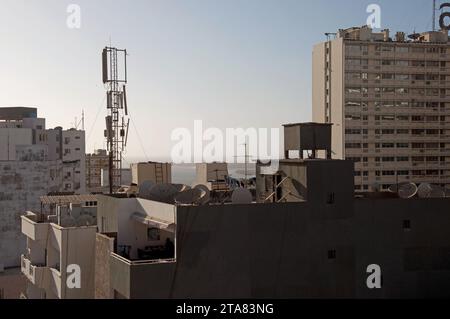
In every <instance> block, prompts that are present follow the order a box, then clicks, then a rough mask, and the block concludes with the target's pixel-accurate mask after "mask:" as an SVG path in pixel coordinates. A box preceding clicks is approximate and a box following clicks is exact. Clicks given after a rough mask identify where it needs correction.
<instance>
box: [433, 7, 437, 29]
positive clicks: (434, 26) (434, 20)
mask: <svg viewBox="0 0 450 319" xmlns="http://www.w3.org/2000/svg"><path fill="white" fill-rule="evenodd" d="M434 31H436V0H433V32H434Z"/></svg>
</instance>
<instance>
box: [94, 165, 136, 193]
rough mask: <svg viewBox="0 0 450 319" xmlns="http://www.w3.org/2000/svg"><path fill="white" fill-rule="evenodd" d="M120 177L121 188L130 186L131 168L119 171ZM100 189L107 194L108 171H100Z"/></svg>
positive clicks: (131, 178) (131, 179)
mask: <svg viewBox="0 0 450 319" xmlns="http://www.w3.org/2000/svg"><path fill="white" fill-rule="evenodd" d="M120 176H121V178H120V179H121V181H122V186H130V185H131V184H132V181H133V177H132V174H131V168H122V169H121V170H120ZM102 189H103V191H104V192H109V169H108V168H103V169H102Z"/></svg>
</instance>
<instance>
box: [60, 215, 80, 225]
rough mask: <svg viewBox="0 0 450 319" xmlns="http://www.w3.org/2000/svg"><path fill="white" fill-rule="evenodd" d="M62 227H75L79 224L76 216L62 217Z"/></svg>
mask: <svg viewBox="0 0 450 319" xmlns="http://www.w3.org/2000/svg"><path fill="white" fill-rule="evenodd" d="M60 226H62V227H75V226H77V222H76V220H75V218H73V217H72V216H65V217H63V218H61V225H60Z"/></svg>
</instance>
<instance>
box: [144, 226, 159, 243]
mask: <svg viewBox="0 0 450 319" xmlns="http://www.w3.org/2000/svg"><path fill="white" fill-rule="evenodd" d="M147 240H148V241H159V240H161V233H160V230H159V228H147Z"/></svg>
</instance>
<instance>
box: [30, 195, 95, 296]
mask: <svg viewBox="0 0 450 319" xmlns="http://www.w3.org/2000/svg"><path fill="white" fill-rule="evenodd" d="M40 201H41V210H40V211H28V212H27V213H26V214H25V215H24V216H22V217H21V219H22V223H21V227H22V233H23V234H24V235H25V236H26V240H27V247H26V249H25V253H24V254H23V255H22V256H21V270H22V273H23V274H24V276H25V277H26V278H27V285H26V290H25V291H24V292H23V294H22V297H23V298H28V299H92V298H94V272H93V269H94V261H95V234H96V232H97V220H96V213H97V198H96V197H95V196H94V195H71V196H42V197H41V198H40ZM70 265H78V266H80V270H81V274H80V286H79V287H76V288H73V287H69V286H68V285H67V284H66V282H67V278H68V275H70V273H69V272H68V267H69V266H70Z"/></svg>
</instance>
